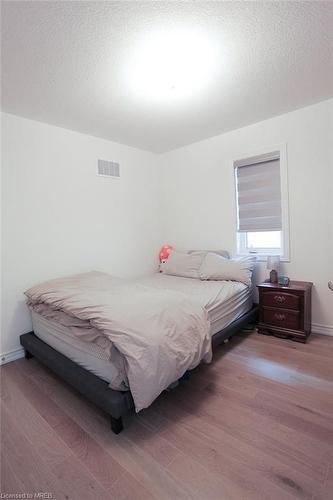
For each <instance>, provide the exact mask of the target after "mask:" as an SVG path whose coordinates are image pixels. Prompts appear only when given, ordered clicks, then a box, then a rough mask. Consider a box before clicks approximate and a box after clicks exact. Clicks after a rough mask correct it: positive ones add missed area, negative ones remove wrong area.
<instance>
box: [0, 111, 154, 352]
mask: <svg viewBox="0 0 333 500" xmlns="http://www.w3.org/2000/svg"><path fill="white" fill-rule="evenodd" d="M2 134H3V136H2V145H3V150H2V198H3V199H2V202H3V213H2V215H3V218H2V230H3V233H2V237H3V249H2V271H3V274H2V298H3V304H2V345H1V348H0V352H1V353H6V352H9V351H12V350H15V349H16V348H18V347H19V341H18V337H19V335H20V334H21V333H24V332H27V331H29V330H30V329H31V323H30V317H29V314H28V311H27V308H26V306H25V303H24V296H23V291H24V290H26V289H27V288H28V287H30V286H32V285H34V284H36V283H38V282H40V281H43V280H46V279H51V278H55V277H57V276H63V275H66V274H71V273H76V272H84V271H89V270H91V269H97V270H101V271H106V272H110V273H112V274H114V275H118V276H135V275H138V274H145V273H147V272H150V271H152V270H153V268H154V267H156V265H157V262H156V255H157V250H158V247H159V244H160V241H161V239H160V235H159V227H160V225H159V221H158V195H157V189H158V171H157V168H156V159H157V157H156V155H154V154H152V153H148V152H145V151H140V150H137V149H134V148H130V147H127V146H122V145H120V144H115V143H112V142H109V141H106V140H101V139H98V138H95V137H90V136H87V135H83V134H79V133H76V132H71V131H69V130H64V129H61V128H57V127H52V126H49V125H45V124H42V123H38V122H35V121H31V120H26V119H22V118H19V117H16V116H13V115H9V114H2ZM98 158H101V159H106V160H114V161H117V162H119V163H120V168H121V179H119V180H118V179H109V178H103V177H97V176H96V169H97V159H98ZM9 357H10V356H9Z"/></svg>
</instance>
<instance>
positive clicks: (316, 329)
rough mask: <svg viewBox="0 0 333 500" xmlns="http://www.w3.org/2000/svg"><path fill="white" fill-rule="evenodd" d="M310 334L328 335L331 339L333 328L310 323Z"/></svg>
mask: <svg viewBox="0 0 333 500" xmlns="http://www.w3.org/2000/svg"><path fill="white" fill-rule="evenodd" d="M312 333H320V334H322V335H330V336H332V337H333V326H328V325H320V324H319V323H312Z"/></svg>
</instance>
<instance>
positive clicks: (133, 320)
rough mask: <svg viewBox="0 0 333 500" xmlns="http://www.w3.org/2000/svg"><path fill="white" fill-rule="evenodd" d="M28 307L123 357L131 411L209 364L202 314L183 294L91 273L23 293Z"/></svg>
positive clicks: (205, 321) (208, 340)
mask: <svg viewBox="0 0 333 500" xmlns="http://www.w3.org/2000/svg"><path fill="white" fill-rule="evenodd" d="M25 293H26V295H27V297H28V303H29V305H30V307H32V308H34V307H38V305H39V304H46V305H48V306H49V307H51V308H52V309H54V310H60V311H62V312H64V313H66V314H68V315H70V316H73V317H75V318H79V319H80V320H84V321H89V322H90V324H91V325H92V327H94V328H96V329H97V330H98V331H100V332H101V334H102V335H105V336H106V337H107V338H108V339H109V340H110V341H111V342H113V343H114V345H115V346H116V347H117V349H118V350H119V351H120V352H121V353H122V354H123V355H124V357H125V359H126V365H127V378H128V382H129V386H130V389H131V393H132V395H133V399H134V403H135V408H136V411H140V410H141V409H143V408H146V407H148V406H149V405H150V404H151V403H152V402H153V401H154V399H155V398H156V397H157V396H158V395H159V394H160V393H161V392H162V391H163V390H164V389H166V388H167V387H168V386H169V385H170V384H171V383H172V382H174V381H176V380H178V379H179V378H180V377H181V376H182V375H183V374H184V373H185V371H186V370H189V369H192V368H194V367H195V366H197V365H198V364H199V363H200V361H205V362H210V361H211V359H212V350H211V337H210V334H209V320H208V316H207V312H206V310H205V308H204V307H202V306H201V305H200V304H199V303H198V302H196V301H192V300H191V299H190V298H189V297H188V296H187V295H186V294H184V293H181V292H178V291H174V290H169V289H164V290H162V289H158V288H153V287H150V286H147V285H143V284H140V283H135V282H126V281H125V282H123V281H121V280H118V279H115V278H113V277H112V276H110V275H108V274H105V273H100V272H96V271H94V272H90V273H84V274H79V275H75V276H69V277H67V278H60V279H56V280H52V281H48V282H46V283H42V284H41V285H37V286H35V287H33V288H30V289H29V290H27V292H25Z"/></svg>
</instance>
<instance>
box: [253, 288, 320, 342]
mask: <svg viewBox="0 0 333 500" xmlns="http://www.w3.org/2000/svg"><path fill="white" fill-rule="evenodd" d="M257 286H258V289H259V324H258V333H262V334H265V335H276V336H277V337H282V338H288V337H290V338H292V339H293V340H297V341H298V342H304V343H305V342H306V339H307V338H308V336H309V335H310V333H311V288H312V283H311V282H309V281H291V282H290V284H289V285H288V286H285V285H279V284H278V283H261V284H260V285H257Z"/></svg>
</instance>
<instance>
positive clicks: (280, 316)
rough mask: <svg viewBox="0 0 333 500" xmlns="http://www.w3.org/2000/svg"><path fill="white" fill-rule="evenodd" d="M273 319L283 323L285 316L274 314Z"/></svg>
mask: <svg viewBox="0 0 333 500" xmlns="http://www.w3.org/2000/svg"><path fill="white" fill-rule="evenodd" d="M274 317H275V318H276V319H278V320H279V321H284V320H285V319H286V315H285V314H282V313H275V314H274Z"/></svg>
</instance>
